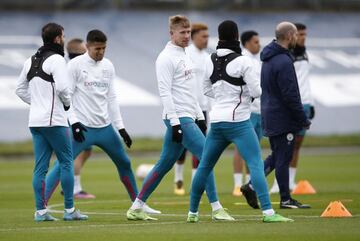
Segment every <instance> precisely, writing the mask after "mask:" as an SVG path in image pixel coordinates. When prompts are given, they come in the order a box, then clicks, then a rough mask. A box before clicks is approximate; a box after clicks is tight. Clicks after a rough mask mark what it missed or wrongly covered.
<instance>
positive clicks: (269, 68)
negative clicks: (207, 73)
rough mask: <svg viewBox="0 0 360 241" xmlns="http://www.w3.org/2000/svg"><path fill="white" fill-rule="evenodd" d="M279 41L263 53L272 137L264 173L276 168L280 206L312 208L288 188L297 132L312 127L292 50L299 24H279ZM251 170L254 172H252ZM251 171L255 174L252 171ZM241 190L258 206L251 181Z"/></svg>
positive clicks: (266, 117) (266, 122)
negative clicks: (302, 101)
mask: <svg viewBox="0 0 360 241" xmlns="http://www.w3.org/2000/svg"><path fill="white" fill-rule="evenodd" d="M275 36H276V40H274V41H273V42H271V43H270V44H269V45H267V46H266V47H265V48H264V50H263V51H262V52H261V55H260V58H261V60H262V61H263V64H262V68H261V88H262V95H261V116H262V125H263V129H264V134H265V136H268V137H269V141H270V147H271V151H272V153H271V154H270V155H269V156H268V157H267V159H266V160H265V165H264V170H265V174H266V175H269V174H270V173H271V172H272V171H273V170H274V169H275V176H276V180H277V182H278V184H279V189H280V197H281V201H280V208H309V207H310V206H309V205H305V204H301V203H300V202H298V201H296V200H295V199H293V198H292V197H291V195H290V190H289V165H290V162H291V159H292V157H293V152H294V143H295V140H294V139H295V134H296V133H297V132H298V131H300V130H302V129H303V128H306V129H309V128H310V125H311V122H310V121H309V119H308V118H307V116H306V114H305V112H304V108H303V106H302V103H301V98H300V92H299V86H298V82H297V78H296V73H295V68H294V65H293V61H292V58H291V55H290V52H289V49H291V48H293V47H294V46H295V44H296V41H297V29H296V26H295V25H294V24H292V23H290V22H281V23H279V24H278V25H277V26H276V30H275ZM250 173H251V171H250ZM251 174H252V173H251ZM241 191H242V193H243V195H244V197H245V198H246V200H247V202H248V204H249V205H250V206H251V207H253V208H259V205H258V202H257V197H256V193H255V191H254V189H253V187H252V184H251V182H249V183H247V184H245V185H243V186H242V187H241Z"/></svg>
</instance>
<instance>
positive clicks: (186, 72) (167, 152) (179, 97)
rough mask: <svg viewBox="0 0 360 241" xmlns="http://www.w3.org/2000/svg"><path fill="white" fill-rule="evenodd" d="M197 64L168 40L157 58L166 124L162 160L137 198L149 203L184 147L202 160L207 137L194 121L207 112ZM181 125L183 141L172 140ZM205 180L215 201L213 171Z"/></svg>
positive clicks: (148, 177)
mask: <svg viewBox="0 0 360 241" xmlns="http://www.w3.org/2000/svg"><path fill="white" fill-rule="evenodd" d="M193 69H194V66H193V63H192V61H191V60H190V58H189V56H188V55H187V53H186V52H185V49H184V48H182V47H179V46H177V45H175V44H173V43H172V42H168V43H167V45H166V46H165V48H164V50H163V51H162V52H161V53H160V54H159V56H158V58H157V60H156V76H157V80H158V87H159V93H160V98H161V101H162V104H163V106H164V111H163V120H164V123H165V125H166V134H165V137H164V144H163V149H162V152H161V155H160V160H159V161H158V162H157V163H156V165H155V167H154V168H153V169H152V170H151V172H150V173H149V174H148V176H147V177H146V178H145V180H144V183H143V187H142V189H141V191H140V193H139V195H138V199H140V200H141V201H143V202H146V200H147V198H148V197H149V196H150V194H151V193H152V192H153V191H154V190H155V188H156V187H157V186H158V184H159V183H160V181H161V179H162V178H163V177H164V175H165V174H166V173H167V172H168V171H169V170H170V169H171V168H172V167H173V165H174V164H175V162H176V160H178V158H179V157H180V155H181V154H182V152H183V151H184V148H186V149H188V150H189V151H190V152H191V153H193V154H194V155H195V156H196V157H197V158H198V159H199V160H200V163H201V155H202V152H203V146H204V142H205V136H204V134H203V133H202V132H201V130H200V129H199V127H198V126H197V125H196V124H195V120H196V119H198V120H204V115H203V113H202V111H201V108H200V106H199V104H198V102H197V98H196V96H195V95H194V92H193V89H194V88H195V81H194V73H193V71H194V70H193ZM179 124H180V125H181V129H182V133H183V138H182V142H181V143H177V142H174V141H172V126H175V125H179ZM205 182H206V184H207V185H206V194H207V196H208V198H209V200H210V202H211V203H212V202H216V201H218V200H217V194H216V188H215V180H214V176H213V173H211V174H210V175H209V177H208V179H207V181H205Z"/></svg>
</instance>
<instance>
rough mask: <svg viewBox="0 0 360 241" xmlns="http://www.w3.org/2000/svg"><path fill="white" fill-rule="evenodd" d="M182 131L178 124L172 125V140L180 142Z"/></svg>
mask: <svg viewBox="0 0 360 241" xmlns="http://www.w3.org/2000/svg"><path fill="white" fill-rule="evenodd" d="M182 137H183V133H182V130H181V126H180V125H176V126H173V127H172V141H174V142H177V143H181V142H182Z"/></svg>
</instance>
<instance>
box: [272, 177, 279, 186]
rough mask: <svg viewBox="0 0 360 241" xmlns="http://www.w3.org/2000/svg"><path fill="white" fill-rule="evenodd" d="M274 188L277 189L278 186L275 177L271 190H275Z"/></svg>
mask: <svg viewBox="0 0 360 241" xmlns="http://www.w3.org/2000/svg"><path fill="white" fill-rule="evenodd" d="M276 187H279V185H278V183H277V180H276V177H275V178H274V183H273V186H272V188H276Z"/></svg>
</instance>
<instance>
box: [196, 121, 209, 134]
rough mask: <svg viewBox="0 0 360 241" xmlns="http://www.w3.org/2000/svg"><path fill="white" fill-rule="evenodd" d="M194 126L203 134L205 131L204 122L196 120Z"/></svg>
mask: <svg viewBox="0 0 360 241" xmlns="http://www.w3.org/2000/svg"><path fill="white" fill-rule="evenodd" d="M196 124H197V125H198V127H199V128H200V130H201V132H202V133H204V134H205V133H206V130H207V126H206V121H205V120H197V121H196Z"/></svg>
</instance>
